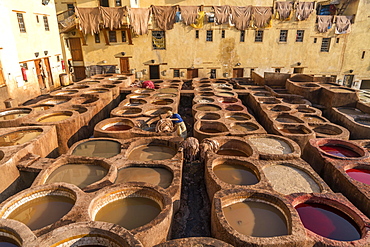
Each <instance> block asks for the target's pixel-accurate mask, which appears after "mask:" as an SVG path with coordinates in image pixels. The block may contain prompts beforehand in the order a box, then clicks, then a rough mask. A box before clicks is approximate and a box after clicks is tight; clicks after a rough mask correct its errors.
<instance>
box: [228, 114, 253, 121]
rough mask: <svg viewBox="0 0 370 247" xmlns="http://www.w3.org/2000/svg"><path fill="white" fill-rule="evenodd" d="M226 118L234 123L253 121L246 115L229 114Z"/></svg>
mask: <svg viewBox="0 0 370 247" xmlns="http://www.w3.org/2000/svg"><path fill="white" fill-rule="evenodd" d="M225 117H226V119H227V120H233V121H247V120H249V119H251V116H249V115H248V114H246V113H233V114H228V115H226V116H225Z"/></svg>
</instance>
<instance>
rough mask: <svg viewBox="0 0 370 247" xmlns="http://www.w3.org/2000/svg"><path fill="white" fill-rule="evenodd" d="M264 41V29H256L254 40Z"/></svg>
mask: <svg viewBox="0 0 370 247" xmlns="http://www.w3.org/2000/svg"><path fill="white" fill-rule="evenodd" d="M262 41H263V30H256V32H255V37H254V42H262Z"/></svg>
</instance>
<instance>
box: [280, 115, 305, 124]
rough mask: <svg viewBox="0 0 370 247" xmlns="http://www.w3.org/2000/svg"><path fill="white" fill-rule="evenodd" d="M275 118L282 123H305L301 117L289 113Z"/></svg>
mask: <svg viewBox="0 0 370 247" xmlns="http://www.w3.org/2000/svg"><path fill="white" fill-rule="evenodd" d="M275 120H276V121H278V122H280V123H303V121H302V120H301V119H299V118H297V117H294V116H291V115H288V114H281V115H279V116H278V117H277V118H276V119H275Z"/></svg>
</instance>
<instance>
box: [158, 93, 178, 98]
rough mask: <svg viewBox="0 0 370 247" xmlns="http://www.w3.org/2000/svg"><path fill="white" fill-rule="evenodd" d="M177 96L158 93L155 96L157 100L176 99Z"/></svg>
mask: <svg viewBox="0 0 370 247" xmlns="http://www.w3.org/2000/svg"><path fill="white" fill-rule="evenodd" d="M176 96H177V94H174V93H156V94H154V97H156V98H160V99H161V98H174V97H176Z"/></svg>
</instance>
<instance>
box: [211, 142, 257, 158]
mask: <svg viewBox="0 0 370 247" xmlns="http://www.w3.org/2000/svg"><path fill="white" fill-rule="evenodd" d="M216 154H219V155H227V156H243V157H249V156H251V155H252V154H253V149H252V148H251V146H250V145H249V144H247V143H246V142H244V141H240V140H237V139H230V140H228V141H227V142H225V143H224V144H222V145H221V146H220V147H219V149H218V150H217V151H216Z"/></svg>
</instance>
